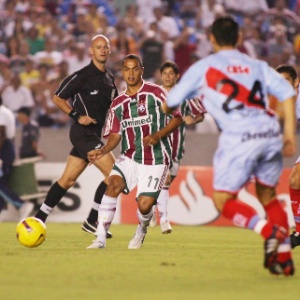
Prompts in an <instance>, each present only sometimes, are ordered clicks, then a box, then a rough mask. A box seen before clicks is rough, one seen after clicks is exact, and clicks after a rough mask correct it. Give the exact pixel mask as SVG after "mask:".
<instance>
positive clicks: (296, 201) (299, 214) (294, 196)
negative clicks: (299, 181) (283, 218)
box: [290, 187, 300, 233]
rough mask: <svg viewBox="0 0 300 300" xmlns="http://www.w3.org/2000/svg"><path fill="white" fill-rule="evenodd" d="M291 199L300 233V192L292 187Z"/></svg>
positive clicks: (297, 229) (297, 228) (297, 230)
mask: <svg viewBox="0 0 300 300" xmlns="http://www.w3.org/2000/svg"><path fill="white" fill-rule="evenodd" d="M290 197H291V204H292V211H293V215H294V219H295V224H296V228H295V230H296V232H299V233H300V190H296V189H293V188H291V187H290Z"/></svg>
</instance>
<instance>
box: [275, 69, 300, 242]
mask: <svg viewBox="0 0 300 300" xmlns="http://www.w3.org/2000/svg"><path fill="white" fill-rule="evenodd" d="M276 71H277V72H278V73H280V74H281V75H282V76H283V77H284V78H285V79H286V80H287V81H288V82H289V83H290V84H291V85H292V87H293V88H294V89H295V91H296V94H297V100H296V116H297V119H298V122H299V120H300V93H299V88H300V86H299V77H298V74H297V71H296V70H295V68H294V67H293V66H291V65H280V66H278V67H277V68H276ZM278 108H279V109H277V112H278V113H279V114H281V109H280V108H281V106H280V105H279V106H278ZM299 162H300V156H299V157H298V159H297V160H296V162H295V165H294V167H293V169H292V172H291V174H290V178H289V188H290V198H291V204H292V211H293V215H294V220H295V224H296V228H295V231H293V232H292V234H291V235H290V237H291V245H292V248H295V247H296V246H299V245H300V164H299Z"/></svg>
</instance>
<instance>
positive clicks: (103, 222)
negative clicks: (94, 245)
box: [97, 195, 117, 244]
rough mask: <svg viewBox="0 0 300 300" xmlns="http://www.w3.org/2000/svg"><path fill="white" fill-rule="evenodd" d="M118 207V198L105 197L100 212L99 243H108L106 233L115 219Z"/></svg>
mask: <svg viewBox="0 0 300 300" xmlns="http://www.w3.org/2000/svg"><path fill="white" fill-rule="evenodd" d="M116 207H117V197H109V196H106V195H104V196H103V198H102V202H101V204H100V205H99V210H98V227H97V241H100V242H102V243H103V244H105V243H106V231H107V230H108V229H109V227H110V224H111V222H112V221H113V219H114V216H115V212H116Z"/></svg>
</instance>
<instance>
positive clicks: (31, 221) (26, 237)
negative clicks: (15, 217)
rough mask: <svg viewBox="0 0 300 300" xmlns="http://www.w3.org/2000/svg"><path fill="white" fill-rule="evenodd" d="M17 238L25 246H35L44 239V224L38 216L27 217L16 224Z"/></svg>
mask: <svg viewBox="0 0 300 300" xmlns="http://www.w3.org/2000/svg"><path fill="white" fill-rule="evenodd" d="M16 231H17V239H18V241H19V242H20V243H21V244H22V245H23V246H26V247H29V248H33V247H37V246H39V245H40V244H42V243H43V242H44V240H45V239H46V225H45V224H44V223H43V222H42V221H41V220H40V219H38V218H35V217H28V218H25V219H23V220H22V221H20V222H19V224H18V225H17V230H16Z"/></svg>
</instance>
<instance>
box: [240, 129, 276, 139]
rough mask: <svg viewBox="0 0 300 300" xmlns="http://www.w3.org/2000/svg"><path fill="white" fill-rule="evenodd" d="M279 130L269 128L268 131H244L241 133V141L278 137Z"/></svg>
mask: <svg viewBox="0 0 300 300" xmlns="http://www.w3.org/2000/svg"><path fill="white" fill-rule="evenodd" d="M280 134H281V133H280V131H279V130H277V131H276V130H273V129H269V130H268V131H264V132H254V133H251V132H244V133H243V135H242V142H246V141H249V140H255V139H266V138H272V137H278V136H279V135H280Z"/></svg>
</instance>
